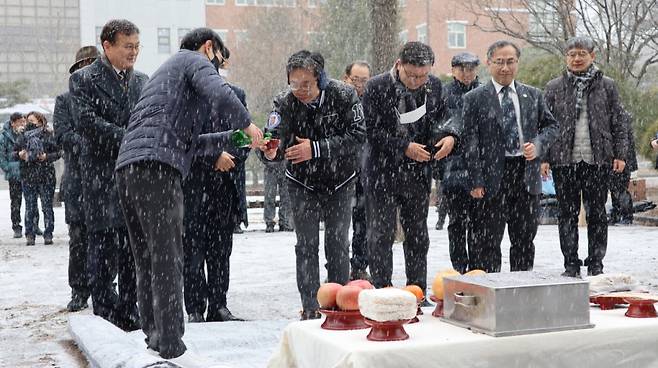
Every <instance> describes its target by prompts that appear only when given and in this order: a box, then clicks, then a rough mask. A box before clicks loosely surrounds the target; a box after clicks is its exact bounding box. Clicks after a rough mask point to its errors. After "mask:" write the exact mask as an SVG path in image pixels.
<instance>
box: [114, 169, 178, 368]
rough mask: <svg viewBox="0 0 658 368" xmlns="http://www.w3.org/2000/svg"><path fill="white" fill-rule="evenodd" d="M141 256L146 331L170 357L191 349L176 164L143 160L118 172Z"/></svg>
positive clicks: (139, 272)
mask: <svg viewBox="0 0 658 368" xmlns="http://www.w3.org/2000/svg"><path fill="white" fill-rule="evenodd" d="M116 179H117V180H116V181H117V187H118V189H119V201H120V203H121V207H122V209H123V213H124V215H125V217H126V223H127V225H128V233H129V234H130V244H131V247H132V251H133V254H134V256H135V264H136V271H137V296H138V299H139V303H138V305H139V313H140V316H141V319H142V331H144V334H145V335H146V343H147V345H148V347H150V348H151V349H153V350H155V351H158V352H160V356H161V357H163V358H165V359H170V358H175V357H177V356H180V355H181V354H183V353H184V352H185V350H186V347H185V344H184V343H183V340H182V337H183V334H184V332H185V319H184V313H183V239H182V238H183V191H182V189H181V175H180V173H179V172H178V171H177V170H176V169H174V168H172V167H171V166H168V165H165V164H162V163H158V162H139V163H136V164H132V165H129V166H127V167H124V168H122V169H121V170H119V171H117V173H116Z"/></svg>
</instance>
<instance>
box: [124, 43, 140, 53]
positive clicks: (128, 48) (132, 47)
mask: <svg viewBox="0 0 658 368" xmlns="http://www.w3.org/2000/svg"><path fill="white" fill-rule="evenodd" d="M121 47H122V48H123V49H124V50H126V51H139V49H141V48H142V46H141V45H140V44H137V45H133V44H131V43H129V44H125V45H123V46H121Z"/></svg>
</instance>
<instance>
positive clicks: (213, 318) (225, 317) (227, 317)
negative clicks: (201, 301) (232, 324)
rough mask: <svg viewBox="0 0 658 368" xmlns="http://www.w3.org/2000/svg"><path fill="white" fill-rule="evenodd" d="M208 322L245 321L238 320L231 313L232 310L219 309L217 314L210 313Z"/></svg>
mask: <svg viewBox="0 0 658 368" xmlns="http://www.w3.org/2000/svg"><path fill="white" fill-rule="evenodd" d="M206 321H208V322H228V321H244V319H242V318H238V317H236V316H234V315H233V313H231V311H230V310H228V308H226V307H222V308H219V310H217V312H208V317H207V318H206Z"/></svg>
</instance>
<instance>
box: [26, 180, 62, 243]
mask: <svg viewBox="0 0 658 368" xmlns="http://www.w3.org/2000/svg"><path fill="white" fill-rule="evenodd" d="M23 196H24V197H25V236H34V235H35V229H34V227H35V221H34V220H35V219H36V218H38V216H39V214H38V211H39V208H38V207H37V198H40V199H41V210H42V211H43V222H44V224H45V226H46V228H45V229H44V231H43V236H44V237H51V238H52V236H53V230H54V229H55V214H54V212H53V197H54V196H55V183H54V182H47V183H28V182H23Z"/></svg>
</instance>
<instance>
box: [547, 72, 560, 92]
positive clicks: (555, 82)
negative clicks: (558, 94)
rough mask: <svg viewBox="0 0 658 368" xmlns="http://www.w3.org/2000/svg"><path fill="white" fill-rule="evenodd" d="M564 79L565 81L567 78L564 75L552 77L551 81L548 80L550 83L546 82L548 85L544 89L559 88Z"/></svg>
mask: <svg viewBox="0 0 658 368" xmlns="http://www.w3.org/2000/svg"><path fill="white" fill-rule="evenodd" d="M564 81H565V78H564V76H563V75H561V76H559V77H557V78H554V79H551V80H550V81H548V83H546V87H545V88H544V89H545V90H548V89H553V88H558V87H559V86H560V85H561V84H563V83H564Z"/></svg>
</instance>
